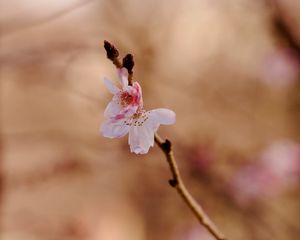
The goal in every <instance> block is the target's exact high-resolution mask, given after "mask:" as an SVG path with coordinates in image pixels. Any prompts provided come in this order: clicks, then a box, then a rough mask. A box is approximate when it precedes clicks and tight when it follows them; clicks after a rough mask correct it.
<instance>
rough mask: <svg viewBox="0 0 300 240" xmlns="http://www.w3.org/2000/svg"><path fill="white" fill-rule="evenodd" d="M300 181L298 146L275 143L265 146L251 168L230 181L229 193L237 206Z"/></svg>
mask: <svg viewBox="0 0 300 240" xmlns="http://www.w3.org/2000/svg"><path fill="white" fill-rule="evenodd" d="M299 179H300V145H299V144H297V143H295V142H292V141H290V140H284V139H283V140H278V141H276V142H274V143H273V144H271V145H270V146H268V147H267V148H266V149H265V150H264V151H263V152H262V154H261V155H260V156H259V158H258V161H257V162H255V163H254V164H253V165H249V166H246V167H243V168H241V169H240V170H239V172H238V173H237V174H236V175H235V176H234V178H233V179H232V180H231V190H232V193H233V195H234V197H235V198H236V200H237V201H238V202H240V203H245V202H248V201H251V200H254V199H257V198H260V197H264V196H271V195H275V194H276V193H279V192H281V191H283V190H285V189H286V188H288V187H290V186H292V185H295V184H297V183H298V181H299Z"/></svg>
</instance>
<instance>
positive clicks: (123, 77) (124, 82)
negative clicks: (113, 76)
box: [118, 68, 128, 89]
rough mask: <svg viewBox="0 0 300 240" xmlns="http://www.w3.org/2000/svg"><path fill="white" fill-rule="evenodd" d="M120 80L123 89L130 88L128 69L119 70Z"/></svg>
mask: <svg viewBox="0 0 300 240" xmlns="http://www.w3.org/2000/svg"><path fill="white" fill-rule="evenodd" d="M118 74H119V80H120V82H121V84H122V88H123V89H125V88H126V87H127V86H128V71H127V69H126V68H121V69H118Z"/></svg>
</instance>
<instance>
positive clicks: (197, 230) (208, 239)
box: [178, 226, 214, 240]
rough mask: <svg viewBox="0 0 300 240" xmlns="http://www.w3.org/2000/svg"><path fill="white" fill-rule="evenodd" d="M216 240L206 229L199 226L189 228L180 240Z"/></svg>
mask: <svg viewBox="0 0 300 240" xmlns="http://www.w3.org/2000/svg"><path fill="white" fill-rule="evenodd" d="M199 239H200V240H214V237H212V236H211V234H210V233H208V232H207V230H206V229H204V228H201V227H199V226H194V227H189V228H187V229H185V231H184V232H183V233H182V234H181V236H180V237H179V238H178V240H199Z"/></svg>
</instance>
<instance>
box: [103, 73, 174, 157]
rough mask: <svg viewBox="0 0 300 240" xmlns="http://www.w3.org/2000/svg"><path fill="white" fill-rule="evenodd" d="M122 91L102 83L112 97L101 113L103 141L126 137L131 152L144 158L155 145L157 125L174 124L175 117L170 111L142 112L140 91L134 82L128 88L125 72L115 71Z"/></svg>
mask: <svg viewBox="0 0 300 240" xmlns="http://www.w3.org/2000/svg"><path fill="white" fill-rule="evenodd" d="M118 73H119V79H120V82H121V84H122V90H120V89H119V88H118V87H116V86H115V85H114V84H113V83H112V82H111V81H110V80H108V79H104V83H105V85H106V87H107V88H108V90H109V91H110V92H111V93H112V94H114V96H113V99H112V101H111V102H110V103H109V104H108V105H107V107H106V109H105V111H104V117H105V118H106V120H105V122H104V123H103V124H102V126H101V133H102V134H103V136H104V137H108V138H119V137H123V136H125V135H126V134H127V133H129V138H128V143H129V145H130V150H131V152H134V153H136V154H145V153H147V152H148V151H149V148H150V147H153V145H154V133H155V132H156V131H157V129H158V127H159V126H160V124H165V125H169V124H173V123H175V120H176V115H175V113H174V112H173V111H171V110H169V109H164V108H159V109H154V110H151V111H146V110H144V108H143V99H142V90H141V87H140V85H139V84H138V83H137V82H134V83H133V85H132V86H130V85H128V72H127V70H126V69H125V68H122V69H120V70H118Z"/></svg>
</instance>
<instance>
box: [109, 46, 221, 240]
mask: <svg viewBox="0 0 300 240" xmlns="http://www.w3.org/2000/svg"><path fill="white" fill-rule="evenodd" d="M104 48H105V50H106V53H107V58H108V59H110V60H111V61H112V62H113V64H114V65H115V66H116V67H117V68H118V69H121V68H123V69H124V68H125V69H127V71H128V86H130V87H131V86H135V85H134V84H136V82H135V83H134V84H133V81H132V77H133V67H134V60H133V56H132V55H131V54H127V55H126V56H125V57H124V58H123V62H122V64H121V62H120V60H119V52H118V50H117V49H116V48H115V46H114V45H112V44H111V43H109V42H108V41H104ZM108 88H109V89H110V90H111V91H112V92H115V91H117V90H115V88H114V87H113V86H109V87H108ZM133 96H134V95H133ZM126 99H127V98H126ZM121 100H123V101H125V100H124V99H123V97H121ZM155 111H156V112H155ZM152 113H156V115H157V119H159V121H160V122H158V123H160V124H172V123H173V119H175V113H174V116H173V113H172V111H170V110H166V109H158V110H153V111H152ZM149 114H150V113H149ZM116 116H117V118H119V116H120V114H119V115H116ZM133 116H134V115H133ZM149 116H150V115H149ZM147 119H148V118H147ZM147 119H144V120H143V121H147ZM115 120H116V119H114V121H115ZM153 121H154V120H153ZM154 122H155V121H154ZM110 124H111V123H110ZM141 124H143V123H141ZM158 125H159V124H157V123H155V127H154V129H156V130H157V129H158ZM156 130H155V132H156ZM110 132H111V131H109V133H110ZM122 135H123V134H122ZM104 136H107V137H112V136H110V135H109V134H107V135H105V134H104ZM152 136H153V135H152ZM113 137H114V136H113ZM129 139H130V137H129ZM152 141H153V138H152ZM154 141H155V142H156V144H157V145H158V146H159V148H160V149H161V150H162V151H163V152H164V154H165V156H166V160H167V163H168V164H169V167H170V171H171V174H172V179H170V180H169V184H170V185H171V186H172V187H173V188H175V189H176V190H177V192H178V194H179V195H180V197H181V198H182V199H183V201H184V202H185V203H186V205H187V206H188V207H189V208H190V209H191V211H192V212H193V214H194V215H195V216H196V218H197V219H198V220H199V222H200V224H201V225H202V226H203V227H205V228H206V229H207V230H208V231H209V232H210V234H211V235H212V236H214V238H215V239H216V240H226V239H225V237H224V236H223V234H222V233H221V232H220V231H219V230H218V229H217V227H216V226H215V224H214V223H213V222H212V221H211V220H210V218H209V217H208V215H207V214H206V213H205V212H204V210H203V209H202V207H201V206H200V205H199V204H198V203H197V202H196V201H195V199H194V198H193V197H192V195H191V194H190V193H189V191H188V190H187V189H186V187H185V185H184V183H183V180H182V178H181V176H180V173H179V169H178V166H177V163H176V161H175V157H174V153H173V151H172V144H171V142H170V141H169V140H165V141H164V140H163V139H162V138H161V137H160V136H159V135H158V134H157V133H155V134H154ZM129 142H130V140H129ZM148 149H149V147H147V148H146V151H144V152H140V151H134V152H135V153H146V152H148Z"/></svg>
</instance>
